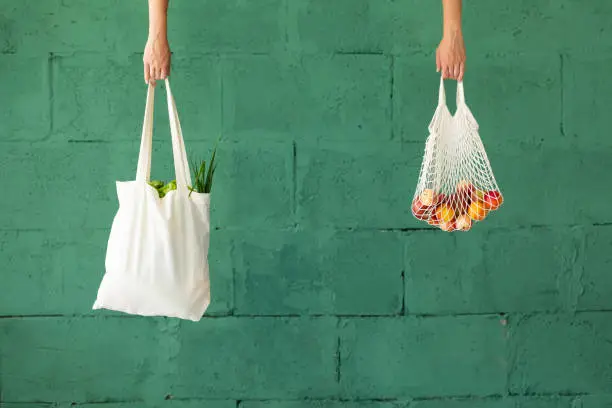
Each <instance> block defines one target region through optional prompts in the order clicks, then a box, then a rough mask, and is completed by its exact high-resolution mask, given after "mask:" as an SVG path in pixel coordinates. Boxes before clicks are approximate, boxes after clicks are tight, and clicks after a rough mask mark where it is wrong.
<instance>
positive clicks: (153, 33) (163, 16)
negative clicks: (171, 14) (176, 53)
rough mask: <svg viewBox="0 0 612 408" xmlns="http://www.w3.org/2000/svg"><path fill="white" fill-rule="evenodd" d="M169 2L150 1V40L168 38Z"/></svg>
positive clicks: (162, 0) (161, 0)
mask: <svg viewBox="0 0 612 408" xmlns="http://www.w3.org/2000/svg"><path fill="white" fill-rule="evenodd" d="M167 16H168V0H149V38H164V39H165V38H166V37H167V24H168V23H167V21H168V19H167Z"/></svg>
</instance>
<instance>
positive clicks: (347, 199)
mask: <svg viewBox="0 0 612 408" xmlns="http://www.w3.org/2000/svg"><path fill="white" fill-rule="evenodd" d="M465 7H466V10H465V24H466V36H467V40H468V49H469V54H468V59H469V61H468V66H469V70H468V75H467V79H466V95H467V99H468V102H469V103H470V105H471V107H472V108H473V111H474V113H475V115H476V117H477V119H478V120H479V122H480V125H481V131H482V136H483V139H484V141H485V144H486V146H487V148H488V151H489V156H490V158H491V161H492V164H493V166H494V169H495V170H496V175H497V178H498V181H499V183H500V185H501V186H502V188H503V191H504V193H505V197H506V204H505V205H504V207H503V209H502V210H501V211H499V212H497V213H496V214H495V215H494V216H492V217H491V218H490V219H488V220H487V221H486V222H485V223H482V224H479V225H478V226H477V228H475V229H474V230H473V231H472V232H470V233H467V234H446V233H442V232H440V231H433V230H430V229H427V228H423V225H422V224H419V223H417V222H416V221H414V220H413V219H412V217H411V215H410V212H409V203H410V200H411V197H412V193H413V188H414V186H415V184H416V177H417V171H418V169H419V166H420V158H421V154H422V150H423V147H424V140H425V137H426V126H427V124H428V121H429V120H430V118H431V115H432V113H433V108H434V105H435V101H436V97H437V96H436V89H437V83H438V82H437V81H438V79H437V76H436V74H435V72H434V70H433V65H434V64H433V57H432V51H433V49H434V48H435V45H436V43H437V41H438V40H439V35H440V4H439V1H434V0H430V1H427V2H425V1H416V0H200V1H195V0H192V1H187V0H173V1H172V5H171V10H170V30H171V41H172V47H173V51H174V71H173V84H174V86H173V88H174V89H175V94H176V95H175V96H176V98H177V101H178V106H179V108H180V113H181V121H182V123H183V125H184V131H185V135H186V138H187V140H188V148H189V149H190V151H191V152H201V153H203V154H204V153H206V152H208V151H209V149H210V148H211V146H212V143H213V141H214V140H216V139H217V137H218V136H219V135H223V141H222V143H221V145H220V162H219V174H218V179H217V181H216V185H215V188H214V191H213V201H214V211H213V218H214V220H213V222H214V225H215V230H214V231H213V235H212V240H213V242H212V248H211V254H210V256H211V264H212V266H211V273H212V278H211V279H212V285H213V297H214V301H213V304H212V306H211V307H210V310H209V312H208V313H207V317H206V318H205V319H203V321H202V322H200V323H197V324H194V323H189V322H179V321H177V320H172V319H161V318H160V319H155V318H148V319H141V318H134V317H130V316H124V315H119V314H115V313H97V312H96V313H94V312H92V311H91V310H90V307H91V304H92V302H93V300H94V297H95V293H96V289H97V285H98V283H99V281H100V279H101V276H102V273H103V264H104V251H105V244H106V239H107V235H108V228H109V226H110V223H111V220H112V217H113V214H114V212H115V211H116V208H117V202H116V197H115V191H114V180H116V179H131V178H132V177H134V174H135V167H136V157H137V148H138V143H139V137H140V134H139V130H140V126H141V122H140V121H141V118H142V116H143V110H144V95H145V86H144V84H143V80H142V75H141V71H142V67H141V59H142V55H141V52H142V48H143V46H144V40H145V36H146V33H145V31H146V6H145V2H144V1H143V0H141V1H135V0H132V1H126V0H123V1H119V0H96V1H85V0H19V1H17V0H0V10H1V12H0V98H1V99H0V174H1V175H2V191H3V192H5V195H4V197H3V199H2V200H0V259H1V261H2V262H1V265H2V266H1V267H0V273H1V280H0V288H1V292H0V357H1V360H0V400H1V401H2V402H1V403H0V405H1V406H2V407H3V408H42V407H61V408H64V407H70V406H81V407H89V408H94V407H95V408H120V407H121V408H141V407H172V408H196V407H206V408H233V407H236V406H239V407H241V408H315V407H331V408H399V407H408V408H604V407H612V270H611V267H612V251H610V248H611V247H612V205H611V201H612V193H611V192H610V191H611V190H610V189H609V181H608V180H609V174H610V168H611V167H610V157H612V137H610V134H609V123H610V122H609V116H608V115H609V110H610V109H611V106H612V77H611V76H610V69H611V68H612V3H611V2H610V1H609V0H590V1H579V0H556V1H544V0H537V1H534V0H530V1H527V0H514V1H490V0H473V1H466V5H465ZM451 87H452V85H451ZM451 91H452V90H451V89H449V92H451ZM450 99H452V98H450ZM158 102H159V103H158V105H157V109H158V112H160V114H159V115H158V116H157V119H156V132H155V138H156V141H155V154H154V165H153V167H154V174H155V175H156V177H158V178H169V177H170V176H171V168H172V165H171V162H170V157H171V155H170V144H169V135H168V132H167V126H168V124H167V119H166V117H167V115H166V113H165V112H163V110H164V105H163V100H162V98H159V99H158Z"/></svg>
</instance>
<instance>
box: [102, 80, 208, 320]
mask: <svg viewBox="0 0 612 408" xmlns="http://www.w3.org/2000/svg"><path fill="white" fill-rule="evenodd" d="M154 92H155V88H154V87H152V86H150V85H149V88H148V91H147V101H146V107H145V117H144V124H143V130H142V138H141V143H140V153H139V156H138V167H137V171H136V179H135V180H133V181H118V182H117V196H118V199H119V210H118V211H117V214H116V215H115V218H114V220H113V224H112V227H111V232H110V236H109V239H108V247H107V251H106V262H105V266H106V273H105V274H104V277H103V279H102V282H101V284H100V287H99V289H98V296H97V299H96V301H95V303H94V305H93V309H109V310H115V311H119V312H125V313H129V314H134V315H141V316H167V317H177V318H181V319H188V320H193V321H198V320H200V318H201V317H202V315H203V314H204V312H205V311H206V308H207V307H208V305H209V303H210V283H209V282H210V281H209V271H208V247H209V240H210V195H209V194H203V193H198V192H196V191H193V192H191V191H190V190H189V187H190V186H191V175H190V174H191V173H190V169H189V163H188V161H187V153H186V150H185V143H184V140H183V134H182V130H181V126H180V121H179V118H178V113H177V110H176V104H175V101H174V98H173V96H172V92H171V89H170V83H169V82H168V80H166V96H167V100H168V115H169V119H170V133H171V136H172V156H173V160H174V171H175V174H176V184H177V188H176V190H172V191H169V192H168V193H167V194H166V195H165V196H164V197H163V198H160V197H159V195H158V193H157V191H156V190H155V188H153V187H152V186H150V185H149V181H150V173H151V150H152V135H153V105H154ZM190 193H191V194H190Z"/></svg>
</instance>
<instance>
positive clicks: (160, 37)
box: [148, 27, 168, 42]
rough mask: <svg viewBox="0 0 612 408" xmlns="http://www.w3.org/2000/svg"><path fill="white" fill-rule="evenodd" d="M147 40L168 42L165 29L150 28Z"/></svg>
mask: <svg viewBox="0 0 612 408" xmlns="http://www.w3.org/2000/svg"><path fill="white" fill-rule="evenodd" d="M148 40H149V41H163V42H168V35H167V32H166V29H165V27H150V28H149V38H148Z"/></svg>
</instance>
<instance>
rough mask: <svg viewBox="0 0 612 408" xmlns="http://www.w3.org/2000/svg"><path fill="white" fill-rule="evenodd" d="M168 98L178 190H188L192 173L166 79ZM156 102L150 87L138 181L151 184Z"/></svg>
mask: <svg viewBox="0 0 612 408" xmlns="http://www.w3.org/2000/svg"><path fill="white" fill-rule="evenodd" d="M166 97H167V100H168V118H169V120H170V134H171V137H172V157H173V161H174V173H175V176H176V186H177V189H180V190H187V187H188V186H191V173H190V169H189V162H188V161H187V152H186V150H185V141H184V140H183V131H182V129H181V122H180V121H179V117H178V112H177V109H176V102H175V101H174V97H173V96H172V90H171V89H170V82H169V81H168V79H166ZM154 101H155V87H153V86H152V85H149V87H148V89H147V102H146V105H145V116H144V122H143V125H142V137H141V140H140V152H139V154H138V167H137V169H136V180H138V181H142V182H149V180H150V177H151V151H152V143H153V110H154Z"/></svg>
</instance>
